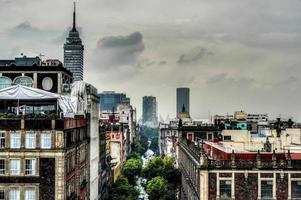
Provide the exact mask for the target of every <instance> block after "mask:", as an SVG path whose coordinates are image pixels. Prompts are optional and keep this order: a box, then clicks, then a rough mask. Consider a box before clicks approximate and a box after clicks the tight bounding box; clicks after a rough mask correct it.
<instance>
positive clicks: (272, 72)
mask: <svg viewBox="0 0 301 200" xmlns="http://www.w3.org/2000/svg"><path fill="white" fill-rule="evenodd" d="M72 3H73V1H69V0H67V1H60V0H44V1H39V0H22V1H21V0H0V21H1V31H0V43H1V45H0V57H1V58H2V59H6V58H7V59H10V58H14V57H15V56H19V55H20V54H21V53H24V54H25V55H28V56H37V55H40V54H43V55H45V56H44V58H59V59H60V60H62V58H63V44H64V42H65V38H66V36H67V33H68V30H69V29H70V27H67V26H68V25H70V26H71V22H72V6H70V5H72ZM77 10H78V14H77V26H78V27H79V28H78V29H79V30H80V32H81V38H82V40H83V44H84V45H85V53H84V54H85V56H84V58H85V62H84V79H85V80H86V81H88V82H89V83H91V84H93V85H94V86H95V87H97V88H98V91H99V92H100V91H103V90H115V91H120V92H125V93H127V95H128V96H130V97H131V101H132V104H133V105H134V106H135V107H137V112H138V116H141V105H142V97H143V96H145V95H153V96H156V97H157V101H158V110H159V111H158V112H159V114H160V115H162V116H163V118H165V117H166V116H167V115H170V117H175V116H176V111H175V110H176V102H175V96H176V88H177V87H189V88H190V89H191V97H190V98H191V109H190V110H191V116H192V117H194V118H206V117H208V113H209V112H210V113H211V114H212V115H213V114H226V113H227V112H228V113H233V112H234V111H235V110H246V111H248V112H253V113H256V112H258V113H259V112H260V113H269V114H270V116H271V117H278V116H279V114H281V116H282V117H294V119H295V120H299V121H300V120H301V117H300V115H301V109H300V108H301V106H300V105H301V104H300V100H301V95H300V91H299V85H300V84H301V80H300V77H299V75H300V73H301V68H300V66H301V60H300V55H299V54H300V52H301V28H300V26H299V24H300V21H301V13H300V10H301V1H300V0H292V1H283V0H269V1H260V0H255V1H254V0H246V1H241V0H235V1H231V4H229V1H225V0H223V1H221V0H213V1H199V0H189V1H183V0H165V1H161V0H152V1H141V0H114V1H112V0H101V1H100V0H88V1H86V0H85V1H83V0H81V1H77Z"/></svg>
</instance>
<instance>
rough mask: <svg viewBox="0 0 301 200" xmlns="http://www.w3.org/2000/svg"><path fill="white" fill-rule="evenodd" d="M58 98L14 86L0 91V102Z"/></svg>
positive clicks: (28, 88)
mask: <svg viewBox="0 0 301 200" xmlns="http://www.w3.org/2000/svg"><path fill="white" fill-rule="evenodd" d="M59 97H60V95H58V94H55V93H51V92H47V91H45V90H40V89H37V88H32V87H26V86H23V85H14V86H12V87H8V88H4V89H1V90H0V100H18V99H19V100H41V99H58V98H59Z"/></svg>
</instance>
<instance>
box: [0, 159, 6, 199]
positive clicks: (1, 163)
mask: <svg viewBox="0 0 301 200" xmlns="http://www.w3.org/2000/svg"><path fill="white" fill-rule="evenodd" d="M3 174H5V160H0V175H3ZM0 199H1V198H0Z"/></svg>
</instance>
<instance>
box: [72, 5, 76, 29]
mask: <svg viewBox="0 0 301 200" xmlns="http://www.w3.org/2000/svg"><path fill="white" fill-rule="evenodd" d="M72 31H76V5H75V1H74V2H73V27H72Z"/></svg>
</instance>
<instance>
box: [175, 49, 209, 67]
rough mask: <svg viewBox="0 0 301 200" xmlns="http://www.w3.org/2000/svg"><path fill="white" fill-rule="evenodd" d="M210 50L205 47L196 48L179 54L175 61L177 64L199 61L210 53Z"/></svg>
mask: <svg viewBox="0 0 301 200" xmlns="http://www.w3.org/2000/svg"><path fill="white" fill-rule="evenodd" d="M211 54H212V52H210V51H209V50H207V49H206V48H196V49H194V50H193V51H192V52H189V53H185V54H182V55H180V57H179V59H178V61H177V63H178V64H187V63H196V62H199V61H200V60H201V59H202V58H204V56H207V55H211Z"/></svg>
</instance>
